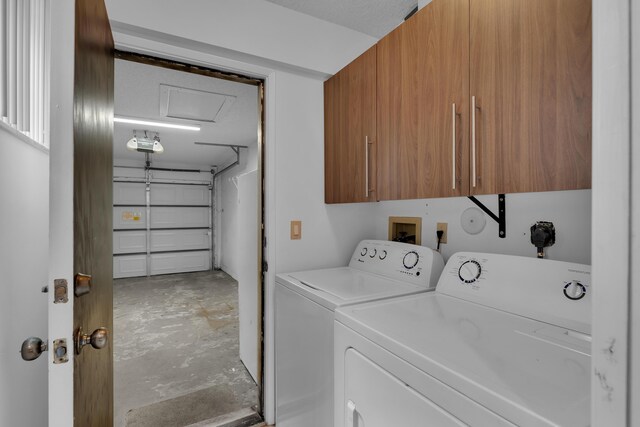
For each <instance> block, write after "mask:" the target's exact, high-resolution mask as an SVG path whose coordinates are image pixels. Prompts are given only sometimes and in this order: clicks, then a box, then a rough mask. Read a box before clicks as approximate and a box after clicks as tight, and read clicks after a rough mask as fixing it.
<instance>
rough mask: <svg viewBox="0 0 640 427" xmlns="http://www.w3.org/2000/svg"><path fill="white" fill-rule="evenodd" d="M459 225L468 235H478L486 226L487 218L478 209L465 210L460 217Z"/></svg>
mask: <svg viewBox="0 0 640 427" xmlns="http://www.w3.org/2000/svg"><path fill="white" fill-rule="evenodd" d="M460 225H461V226H462V229H463V230H464V231H466V232H467V233H468V234H478V233H480V232H481V231H482V230H484V227H485V226H486V225H487V217H486V216H485V214H484V212H482V211H481V210H480V209H478V208H469V209H465V211H464V212H462V215H460Z"/></svg>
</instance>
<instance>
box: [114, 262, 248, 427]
mask: <svg viewBox="0 0 640 427" xmlns="http://www.w3.org/2000/svg"><path fill="white" fill-rule="evenodd" d="M113 294H114V296H113V298H114V312H113V323H114V326H113V328H114V334H113V343H114V389H115V425H116V427H146V426H155V427H184V426H188V425H191V424H196V423H197V424H198V425H201V422H203V421H204V420H212V419H216V418H219V417H220V416H222V415H224V414H229V413H235V412H241V411H242V410H246V409H247V408H251V407H255V406H256V405H257V402H258V393H257V386H256V384H255V383H254V382H253V379H252V378H251V376H250V375H249V373H248V372H247V370H246V369H245V367H244V365H243V364H242V362H241V361H240V358H239V357H238V287H237V282H236V281H235V280H233V279H232V278H231V277H230V276H229V275H228V274H226V273H224V272H223V271H206V272H199V273H186V274H172V275H165V276H153V277H150V278H147V277H140V278H131V279H118V280H114V285H113ZM205 424H206V423H205Z"/></svg>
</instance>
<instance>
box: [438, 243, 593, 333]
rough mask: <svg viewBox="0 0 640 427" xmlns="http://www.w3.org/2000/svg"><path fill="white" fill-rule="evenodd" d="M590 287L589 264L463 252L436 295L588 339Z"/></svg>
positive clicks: (450, 265) (452, 263) (453, 259)
mask: <svg viewBox="0 0 640 427" xmlns="http://www.w3.org/2000/svg"><path fill="white" fill-rule="evenodd" d="M590 288H591V266H589V265H585V264H576V263H570V262H562V261H554V260H548V259H538V258H529V257H519V256H512V255H499V254H486V253H473V252H459V253H457V254H454V255H452V256H451V258H449V261H448V262H447V265H446V266H445V269H444V272H443V274H442V276H441V277H440V280H439V281H438V285H437V289H436V292H439V293H443V294H447V295H451V296H455V297H457V298H462V299H465V300H467V301H471V302H475V303H478V304H482V305H486V306H489V307H492V308H497V309H500V310H503V311H508V312H511V313H514V314H519V315H522V316H526V317H530V318H533V319H538V320H541V321H545V322H548V323H551V324H555V325H558V326H564V327H566V328H569V329H574V330H578V331H580V332H582V333H587V334H590V333H591V328H590V323H591V320H590V319H591V289H590Z"/></svg>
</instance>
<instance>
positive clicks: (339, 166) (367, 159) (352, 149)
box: [324, 46, 377, 203]
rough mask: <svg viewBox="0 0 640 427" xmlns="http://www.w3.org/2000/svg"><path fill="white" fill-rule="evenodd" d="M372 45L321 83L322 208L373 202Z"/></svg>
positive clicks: (373, 89) (373, 101)
mask: <svg viewBox="0 0 640 427" xmlns="http://www.w3.org/2000/svg"><path fill="white" fill-rule="evenodd" d="M375 137H376V46H373V47H372V48H371V49H369V50H368V51H366V52H365V53H363V54H362V55H360V56H359V57H358V58H357V59H356V60H355V61H353V62H352V63H351V64H349V65H348V66H346V67H345V68H343V69H342V70H340V72H338V73H337V74H336V75H335V76H333V77H332V78H330V79H329V80H327V81H326V82H325V83H324V140H325V143H324V147H325V148H324V149H325V153H324V161H325V163H324V167H325V169H324V171H325V172H324V177H325V202H326V203H351V202H368V201H375V200H377V198H376V189H375V177H376V161H375V159H376V144H375Z"/></svg>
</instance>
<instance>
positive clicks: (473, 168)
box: [471, 95, 476, 188]
mask: <svg viewBox="0 0 640 427" xmlns="http://www.w3.org/2000/svg"><path fill="white" fill-rule="evenodd" d="M471 185H472V186H473V188H476V97H475V95H474V96H472V97H471Z"/></svg>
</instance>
